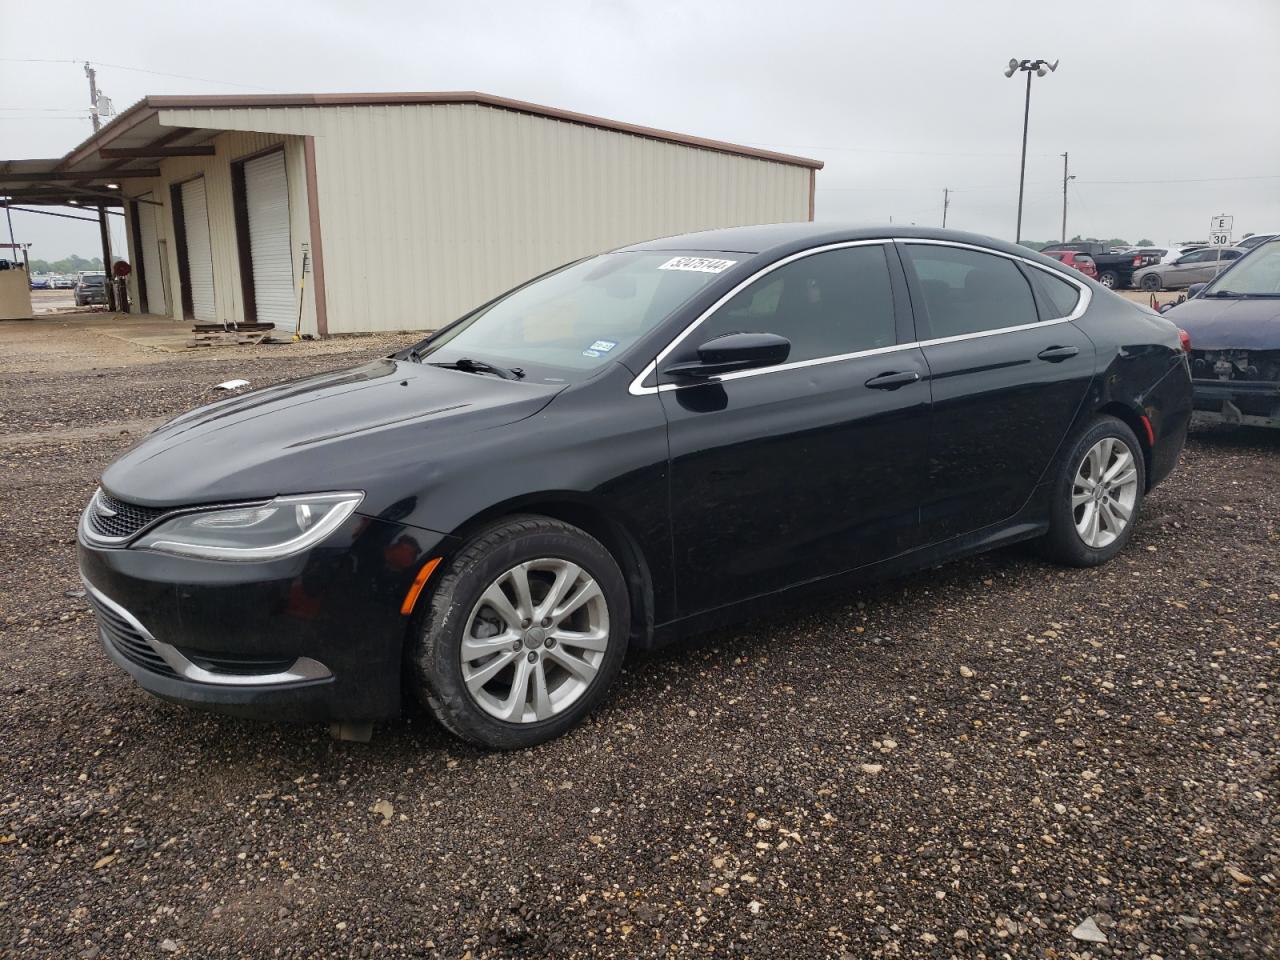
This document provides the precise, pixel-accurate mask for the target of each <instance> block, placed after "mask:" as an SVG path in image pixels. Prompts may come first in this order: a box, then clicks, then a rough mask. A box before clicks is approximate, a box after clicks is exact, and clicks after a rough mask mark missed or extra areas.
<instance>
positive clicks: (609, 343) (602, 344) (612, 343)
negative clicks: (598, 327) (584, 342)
mask: <svg viewBox="0 0 1280 960" xmlns="http://www.w3.org/2000/svg"><path fill="white" fill-rule="evenodd" d="M617 345H618V341H617V340H597V341H596V342H595V343H593V344H592V345H591V346H589V347H587V349H588V350H599V351H600V352H601V353H608V352H609V351H610V350H612V349H613V348H614V347H616V346H617Z"/></svg>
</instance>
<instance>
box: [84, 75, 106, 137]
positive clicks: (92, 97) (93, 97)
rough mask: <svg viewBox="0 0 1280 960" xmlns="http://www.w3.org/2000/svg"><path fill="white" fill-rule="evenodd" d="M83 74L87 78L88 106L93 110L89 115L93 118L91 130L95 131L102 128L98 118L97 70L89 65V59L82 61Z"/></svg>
mask: <svg viewBox="0 0 1280 960" xmlns="http://www.w3.org/2000/svg"><path fill="white" fill-rule="evenodd" d="M84 75H85V76H86V77H88V78H89V106H90V108H92V110H93V112H92V113H91V114H90V116H91V117H92V118H93V132H94V133H97V132H98V131H99V130H101V129H102V121H101V120H100V119H98V71H97V70H95V69H93V67H91V66H89V61H88V60H86V61H85V62H84Z"/></svg>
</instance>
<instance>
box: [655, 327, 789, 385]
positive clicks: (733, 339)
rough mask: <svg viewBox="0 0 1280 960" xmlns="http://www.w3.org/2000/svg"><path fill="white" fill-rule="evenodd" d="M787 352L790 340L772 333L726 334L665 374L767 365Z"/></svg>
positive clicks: (704, 374) (690, 374)
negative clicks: (695, 357) (696, 355)
mask: <svg viewBox="0 0 1280 960" xmlns="http://www.w3.org/2000/svg"><path fill="white" fill-rule="evenodd" d="M790 353H791V341H790V340H788V339H787V338H786V337H780V336H778V335H777V334H776V333H726V334H725V335H724V336H720V337H715V338H713V339H711V340H708V341H707V342H706V343H704V344H703V345H702V346H700V347H698V359H697V360H691V361H688V362H686V363H674V364H672V365H671V366H669V367H667V368H666V369H665V371H664V372H665V373H667V374H670V375H671V376H677V377H692V378H695V379H699V378H702V379H705V378H708V377H716V376H719V375H720V374H723V373H732V372H733V371H735V370H751V369H754V368H756V367H771V366H774V365H775V364H779V363H782V362H784V361H785V360H786V359H787V357H788V356H789V355H790Z"/></svg>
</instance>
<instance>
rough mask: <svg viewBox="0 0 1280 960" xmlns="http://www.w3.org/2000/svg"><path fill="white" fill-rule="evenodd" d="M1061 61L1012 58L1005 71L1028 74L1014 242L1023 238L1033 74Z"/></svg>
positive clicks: (1040, 72)
mask: <svg viewBox="0 0 1280 960" xmlns="http://www.w3.org/2000/svg"><path fill="white" fill-rule="evenodd" d="M1060 62H1061V61H1058V60H1055V61H1053V63H1050V62H1049V61H1048V60H1010V61H1009V67H1008V69H1007V70H1005V72H1004V75H1005V76H1006V77H1012V76H1013V75H1014V74H1015V73H1017V72H1018V71H1019V70H1021V71H1022V72H1023V73H1025V74H1026V75H1027V98H1026V101H1025V103H1024V105H1023V108H1022V163H1021V165H1020V166H1019V167H1018V224H1017V228H1016V229H1015V231H1014V238H1013V240H1014V243H1018V242H1020V241H1021V240H1022V197H1023V192H1024V188H1025V187H1026V181H1027V126H1028V124H1029V123H1030V120H1031V74H1032V73H1034V74H1035V75H1036V76H1038V77H1043V76H1044V75H1045V74H1046V73H1052V72H1053V71H1054V70H1057V69H1058V64H1059V63H1060Z"/></svg>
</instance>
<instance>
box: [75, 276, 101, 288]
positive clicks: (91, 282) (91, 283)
mask: <svg viewBox="0 0 1280 960" xmlns="http://www.w3.org/2000/svg"><path fill="white" fill-rule="evenodd" d="M80 282H81V283H83V284H84V285H85V286H86V287H102V286H105V285H106V283H107V278H106V277H104V276H103V275H102V274H100V273H90V274H85V275H84V276H83V277H81V278H80Z"/></svg>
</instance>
